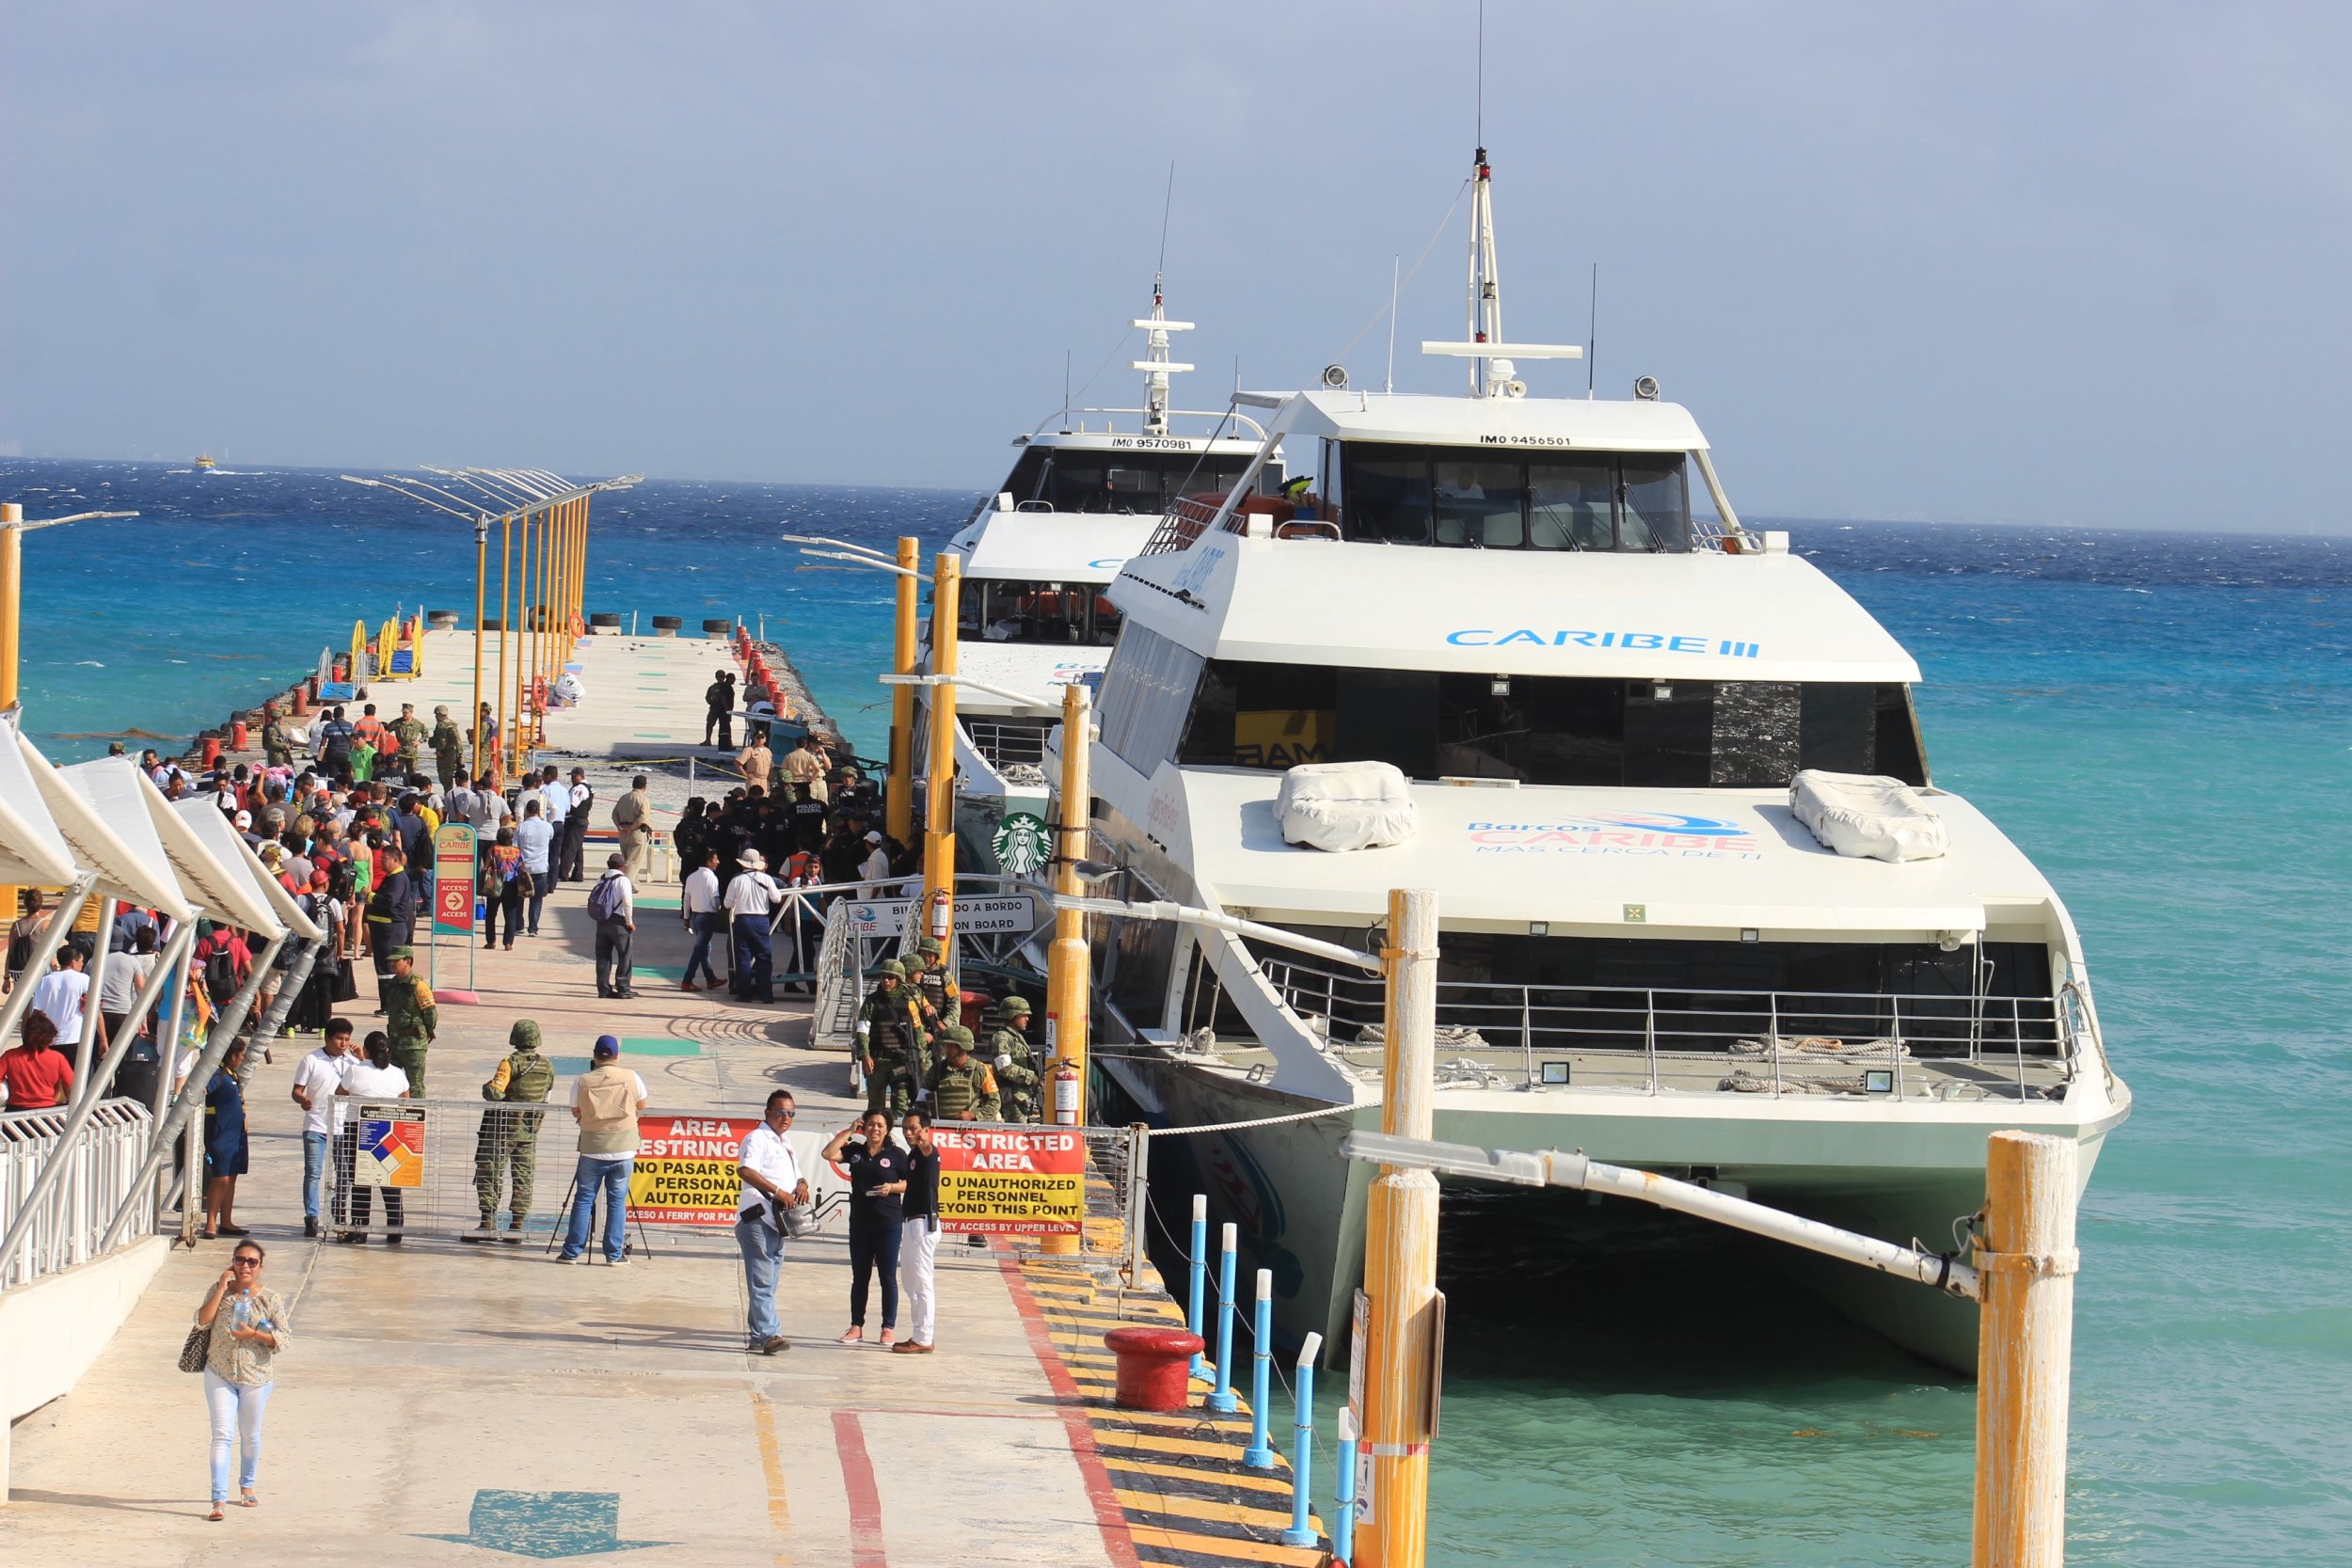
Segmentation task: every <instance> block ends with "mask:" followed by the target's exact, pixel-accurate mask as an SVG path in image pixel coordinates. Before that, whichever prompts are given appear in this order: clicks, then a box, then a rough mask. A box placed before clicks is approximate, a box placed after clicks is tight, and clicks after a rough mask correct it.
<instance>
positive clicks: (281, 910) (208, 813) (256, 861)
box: [170, 799, 326, 942]
mask: <svg viewBox="0 0 2352 1568" xmlns="http://www.w3.org/2000/svg"><path fill="white" fill-rule="evenodd" d="M170 809H171V810H172V811H174V812H177V813H178V814H179V815H180V816H183V817H185V818H186V819H187V820H186V826H187V827H188V828H189V829H190V830H191V831H193V832H195V833H196V834H197V835H198V836H199V837H200V838H202V839H203V840H204V847H206V848H207V849H210V850H211V851H212V852H213V858H214V859H215V860H216V861H219V862H221V863H223V864H233V865H235V866H237V867H238V868H239V869H241V870H243V871H244V872H245V874H246V878H247V879H249V880H251V881H252V883H253V884H254V886H255V887H257V888H259V889H260V890H261V894H262V897H264V898H266V899H267V900H268V901H269V907H270V910H271V911H272V913H273V914H274V915H275V916H276V917H277V926H284V927H287V928H289V929H290V930H292V931H293V932H294V935H295V936H296V937H297V938H299V939H300V940H302V941H304V942H314V941H316V940H317V939H318V938H320V937H322V936H324V935H326V933H325V932H324V931H322V930H320V929H319V927H318V926H317V924H316V923H315V922H313V921H312V920H311V919H310V916H309V915H306V914H304V913H303V912H302V906H301V905H300V904H298V903H296V902H295V901H294V895H292V894H290V893H288V892H287V891H286V886H285V884H284V883H283V882H280V881H279V880H278V879H277V878H275V877H273V876H271V875H270V874H269V867H267V866H265V865H263V864H262V857H261V856H259V855H257V854H255V853H254V852H253V849H252V847H251V846H249V845H247V844H246V841H245V835H244V834H242V833H240V832H237V830H236V829H235V828H234V827H233V826H232V825H230V821H229V818H227V817H225V816H222V815H221V814H220V808H219V807H218V806H215V804H213V803H212V802H211V801H210V800H201V799H199V800H181V801H177V802H174V803H173V804H172V805H171V807H170ZM277 926H271V927H263V929H265V930H269V931H275V930H276V929H277Z"/></svg>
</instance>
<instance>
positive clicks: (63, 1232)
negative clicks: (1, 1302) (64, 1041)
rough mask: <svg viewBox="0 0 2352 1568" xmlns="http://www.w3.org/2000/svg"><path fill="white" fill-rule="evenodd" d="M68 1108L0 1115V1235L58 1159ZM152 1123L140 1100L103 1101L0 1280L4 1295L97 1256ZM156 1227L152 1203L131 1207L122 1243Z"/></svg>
mask: <svg viewBox="0 0 2352 1568" xmlns="http://www.w3.org/2000/svg"><path fill="white" fill-rule="evenodd" d="M68 1114H69V1113H68V1111H67V1109H66V1107H64V1106H62V1105H60V1106H58V1107H56V1109H54V1110H47V1111H8V1112H0V1230H5V1229H7V1228H8V1227H10V1226H12V1225H13V1224H14V1223H15V1221H16V1215H17V1211H18V1208H19V1206H20V1205H21V1204H22V1203H23V1202H24V1196H25V1195H26V1194H28V1193H30V1192H31V1191H32V1190H33V1183H34V1182H35V1181H36V1180H40V1173H41V1170H42V1169H43V1167H44V1166H46V1165H47V1164H49V1162H50V1161H52V1160H54V1159H56V1157H57V1138H58V1134H59V1133H61V1132H64V1130H65V1122H66V1117H67V1116H68ZM154 1127H155V1123H154V1118H153V1117H151V1116H150V1115H149V1114H148V1110H147V1107H146V1106H144V1105H141V1104H139V1103H138V1102H136V1101H130V1100H106V1101H100V1102H99V1104H98V1106H97V1109H96V1110H95V1111H93V1112H92V1113H91V1116H90V1119H89V1124H88V1125H87V1127H85V1128H83V1129H82V1134H81V1136H80V1137H79V1138H77V1139H75V1140H74V1146H73V1148H72V1150H71V1151H70V1152H69V1153H67V1154H66V1156H65V1158H66V1159H67V1160H68V1161H70V1162H71V1166H70V1168H69V1169H68V1170H67V1171H66V1173H65V1176H64V1177H63V1179H62V1180H60V1181H59V1182H58V1185H57V1187H56V1191H54V1192H53V1193H51V1194H50V1195H49V1196H48V1198H47V1199H46V1200H45V1201H44V1202H43V1203H42V1205H41V1209H42V1212H41V1213H40V1214H39V1215H38V1216H36V1218H35V1219H34V1222H33V1228H32V1231H31V1234H30V1235H29V1236H28V1237H27V1238H26V1241H25V1243H24V1245H23V1246H22V1247H20V1248H18V1249H17V1255H16V1258H15V1259H14V1261H13V1262H12V1263H10V1264H9V1265H8V1272H7V1273H6V1274H5V1275H0V1290H5V1289H7V1288H8V1287H10V1286H15V1285H23V1284H26V1283H28V1282H30V1281H32V1280H34V1279H38V1278H40V1276H41V1275H50V1274H56V1273H57V1272H58V1271H60V1270H63V1269H70V1268H72V1267H73V1266H74V1265H75V1264H77V1263H87V1262H88V1261H89V1260H90V1259H92V1258H94V1257H96V1256H97V1253H98V1243H99V1239H100V1237H101V1236H102V1235H103V1232H104V1230H105V1227H106V1225H107V1222H108V1221H110V1220H112V1219H113V1218H114V1216H115V1212H116V1211H118V1210H119V1209H120V1208H121V1207H122V1204H123V1200H124V1199H125V1198H127V1197H129V1196H130V1194H131V1183H132V1181H133V1180H135V1178H136V1177H137V1175H138V1170H139V1164H140V1163H141V1162H142V1161H144V1160H145V1159H146V1158H147V1149H148V1141H149V1139H150V1138H151V1136H152V1134H153V1132H154ZM154 1227H155V1214H154V1209H153V1206H152V1205H150V1204H137V1205H134V1206H133V1209H132V1212H131V1222H130V1224H129V1225H128V1226H127V1227H125V1228H124V1234H123V1237H122V1241H121V1242H120V1243H118V1244H119V1245H120V1244H127V1243H129V1242H130V1241H131V1240H133V1239H134V1238H135V1237H138V1236H143V1235H146V1234H148V1233H150V1232H151V1231H152V1230H153V1229H154Z"/></svg>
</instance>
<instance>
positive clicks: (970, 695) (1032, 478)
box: [915, 277, 1280, 875]
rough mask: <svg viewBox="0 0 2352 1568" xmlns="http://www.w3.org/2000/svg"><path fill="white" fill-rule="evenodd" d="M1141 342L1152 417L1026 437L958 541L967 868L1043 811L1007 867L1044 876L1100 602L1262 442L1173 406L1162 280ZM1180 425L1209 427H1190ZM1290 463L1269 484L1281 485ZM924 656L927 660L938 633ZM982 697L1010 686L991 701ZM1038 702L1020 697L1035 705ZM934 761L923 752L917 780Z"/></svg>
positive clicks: (1096, 661) (1230, 420) (1109, 633)
mask: <svg viewBox="0 0 2352 1568" xmlns="http://www.w3.org/2000/svg"><path fill="white" fill-rule="evenodd" d="M1130 325H1132V326H1134V327H1136V328H1138V329H1140V330H1141V331H1142V332H1143V333H1144V335H1145V336H1144V343H1145V349H1144V356H1143V357H1142V358H1141V359H1138V360H1136V361H1134V369H1136V370H1138V371H1141V372H1144V403H1143V406H1141V407H1140V408H1064V409H1062V410H1061V411H1060V412H1059V413H1057V415H1055V416H1054V417H1053V418H1052V419H1050V420H1046V421H1045V422H1044V423H1042V424H1041V425H1040V426H1039V427H1038V428H1037V429H1036V430H1034V431H1031V432H1030V433H1029V434H1028V435H1026V436H1017V437H1015V438H1014V441H1013V445H1014V446H1015V447H1016V448H1017V449H1019V452H1020V455H1019V456H1018V457H1017V458H1016V459H1015V460H1014V462H1013V466H1012V471H1011V472H1010V473H1009V474H1008V475H1007V476H1006V477H1005V481H1004V483H1001V484H999V485H998V486H997V487H996V489H995V491H994V492H993V494H992V495H991V496H990V497H989V498H988V499H986V500H985V501H983V502H982V503H981V504H980V507H979V508H978V510H977V511H976V512H975V513H974V514H973V515H972V518H971V520H970V521H969V522H967V523H966V524H965V525H964V527H963V528H962V530H961V531H960V532H958V533H957V534H956V536H955V538H954V539H953V540H952V541H951V542H950V544H949V548H951V549H954V550H956V551H958V552H959V553H961V555H962V557H963V568H962V579H963V580H962V590H961V601H960V605H959V610H960V613H959V616H958V624H959V642H960V646H959V649H958V659H959V673H960V674H961V675H962V676H963V677H965V679H966V680H968V681H973V682H979V683H985V684H984V685H971V686H965V687H963V688H962V689H960V690H959V691H958V693H957V698H956V721H957V746H956V752H957V756H956V767H957V775H958V776H957V806H958V810H957V819H958V825H959V831H960V832H961V834H962V836H963V837H964V838H965V840H966V841H967V843H968V845H969V848H968V850H967V860H966V863H967V864H969V863H976V862H977V863H978V864H980V865H981V866H982V867H984V868H986V867H989V866H991V865H993V863H994V862H995V860H996V859H997V857H996V855H995V853H994V848H995V841H996V838H997V830H998V828H999V826H1000V824H1001V823H1002V821H1003V820H1004V818H1005V817H1006V816H1009V815H1011V814H1014V813H1026V814H1029V815H1031V816H1039V817H1040V818H1041V816H1042V813H1043V811H1044V804H1045V800H1046V794H1047V784H1046V778H1045V774H1044V773H1043V772H1042V771H1041V763H1042V762H1043V759H1044V754H1045V753H1044V748H1045V736H1046V731H1047V730H1048V729H1049V728H1050V727H1051V726H1052V725H1054V724H1057V723H1058V722H1059V721H1060V719H1061V689H1062V688H1063V687H1065V686H1067V685H1069V684H1071V683H1073V682H1075V681H1088V680H1091V679H1093V678H1095V677H1097V676H1099V675H1100V674H1101V673H1102V670H1103V667H1104V664H1105V663H1106V662H1107V661H1108V660H1109V658H1110V651H1111V645H1112V644H1113V643H1114V642H1116V641H1118V640H1119V610H1117V608H1116V607H1115V606H1114V605H1113V604H1112V603H1111V601H1110V600H1109V598H1107V597H1106V596H1105V595H1104V590H1105V589H1106V588H1107V587H1108V585H1109V583H1110V580H1111V578H1113V577H1114V576H1116V575H1117V573H1118V571H1119V568H1120V564H1121V563H1122V562H1125V561H1126V559H1127V558H1128V557H1129V556H1131V555H1133V554H1135V552H1136V550H1137V549H1139V548H1141V547H1142V546H1143V544H1144V542H1145V541H1146V540H1147V539H1149V538H1150V537H1151V535H1152V531H1153V530H1154V529H1155V528H1156V527H1158V525H1159V520H1160V518H1161V516H1162V515H1163V514H1165V513H1166V512H1167V510H1168V507H1169V505H1171V504H1172V503H1173V502H1174V501H1176V500H1177V499H1180V498H1181V497H1183V496H1185V495H1188V494H1204V495H1210V496H1216V497H1222V496H1223V495H1224V494H1225V493H1226V492H1227V491H1229V490H1230V489H1232V486H1233V484H1234V483H1235V481H1237V480H1238V479H1239V478H1240V477H1241V475H1242V473H1243V471H1244V470H1245V469H1248V468H1250V467H1251V466H1252V463H1253V460H1254V459H1255V458H1256V456H1257V454H1258V451H1259V448H1260V446H1261V445H1262V444H1263V439H1264V436H1265V432H1264V429H1263V426H1261V425H1260V424H1259V423H1258V422H1257V421H1256V420H1252V419H1249V418H1248V417H1247V416H1244V415H1240V414H1237V413H1198V412H1193V411H1189V410H1184V409H1170V408H1169V406H1168V380H1169V377H1170V376H1172V375H1179V374H1182V373H1183V372H1186V371H1189V370H1191V369H1192V368H1193V367H1192V366H1190V365H1188V364H1183V363H1180V362H1178V361H1176V360H1174V359H1172V358H1171V357H1170V356H1169V341H1168V340H1169V334H1171V333H1177V332H1189V331H1191V330H1193V325H1194V324H1193V323H1191V322H1185V321H1170V320H1168V309H1167V302H1166V298H1165V296H1164V294H1163V292H1162V289H1161V282H1160V279H1159V278H1158V277H1153V278H1152V311H1151V314H1150V315H1148V316H1144V317H1140V318H1138V319H1136V320H1135V321H1134V322H1132V323H1131V324H1130ZM1177 421H1183V422H1184V424H1185V425H1187V426H1193V427H1198V428H1194V429H1193V430H1191V431H1190V433H1186V432H1185V431H1184V430H1180V429H1179V428H1178V427H1177ZM1279 478H1280V465H1279V460H1278V461H1277V463H1276V464H1275V465H1274V466H1273V467H1272V468H1271V469H1261V470H1260V473H1259V478H1258V481H1257V483H1263V484H1266V485H1269V486H1270V485H1272V484H1274V483H1279ZM921 657H922V661H923V667H924V668H925V669H927V670H928V669H930V667H931V665H930V627H929V625H928V624H926V626H925V628H924V633H923V646H922V654H921ZM986 687H994V688H997V689H996V690H993V691H991V690H988V689H985V688H986ZM1024 698H1027V699H1029V700H1024ZM918 703H919V707H920V711H921V713H922V715H923V717H922V721H921V722H919V723H918V724H917V725H916V727H915V733H916V735H917V736H918V737H921V738H920V739H919V740H918V753H919V752H921V750H922V749H923V748H925V747H927V746H928V744H929V739H928V737H929V736H930V717H929V711H930V691H929V689H923V690H922V691H921V692H920V693H919V697H918ZM926 766H927V764H926V762H925V760H924V758H923V757H922V756H921V755H920V754H918V756H917V759H916V771H917V773H918V776H919V775H920V774H921V773H922V772H923V771H924V769H925V768H926ZM1013 842H1015V843H1017V844H1019V845H1021V846H1023V847H1026V848H1028V849H1029V850H1030V851H1031V854H1030V857H1029V858H1027V860H1026V863H1023V861H1024V859H1025V857H1024V856H1023V855H1022V854H1021V853H1019V852H1018V851H1016V852H1014V853H1013V854H1011V855H1009V856H1008V857H1006V858H1007V859H1009V860H1010V861H1012V862H1013V863H1009V864H1007V865H1004V866H1003V867H1002V869H1006V870H1009V871H1012V872H1015V873H1016V874H1022V875H1025V874H1027V873H1029V872H1031V871H1034V870H1035V869H1037V865H1036V863H1035V860H1034V858H1033V856H1034V847H1035V846H1038V845H1041V844H1042V843H1043V834H1042V823H1041V822H1040V824H1039V831H1038V832H1034V833H1031V834H1027V835H1020V836H1019V837H1017V838H1016V839H1015V840H1014V841H1013Z"/></svg>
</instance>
